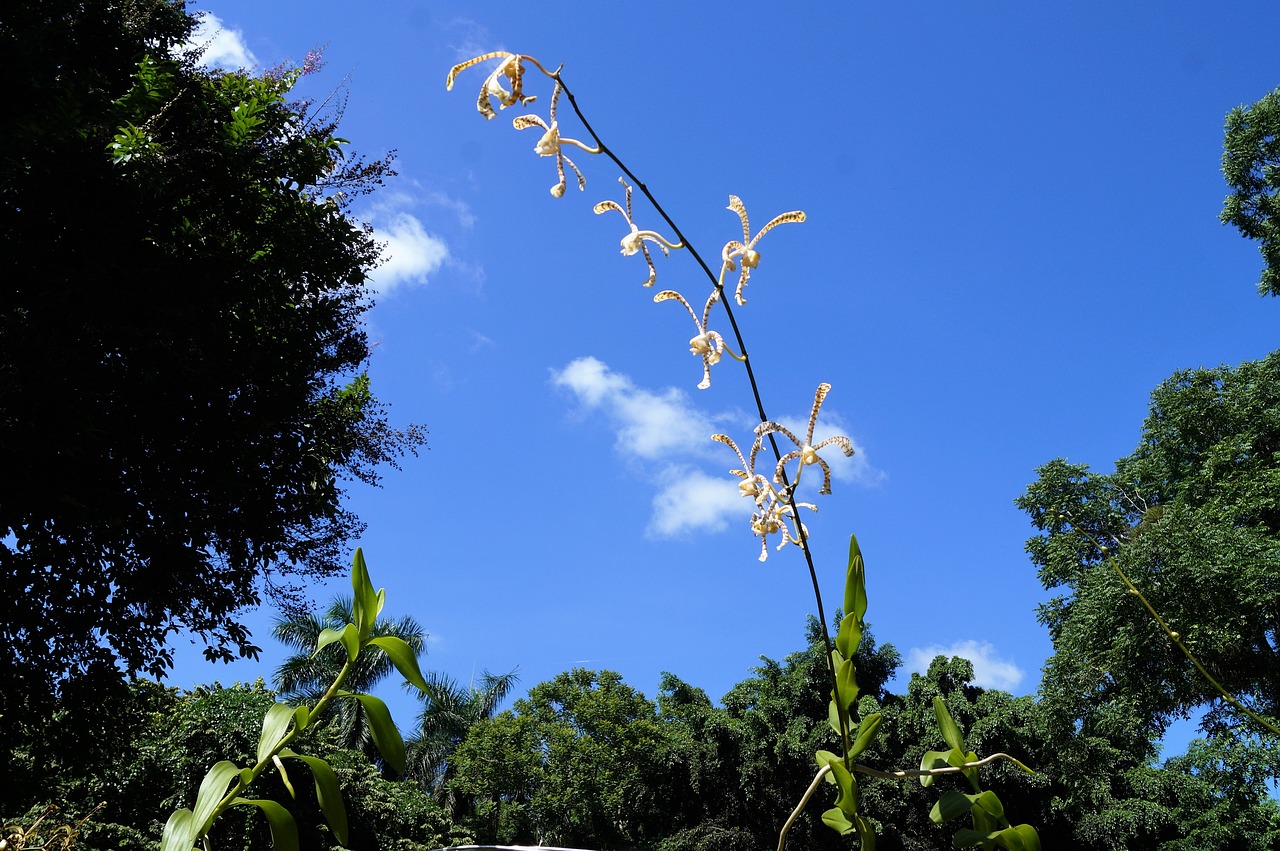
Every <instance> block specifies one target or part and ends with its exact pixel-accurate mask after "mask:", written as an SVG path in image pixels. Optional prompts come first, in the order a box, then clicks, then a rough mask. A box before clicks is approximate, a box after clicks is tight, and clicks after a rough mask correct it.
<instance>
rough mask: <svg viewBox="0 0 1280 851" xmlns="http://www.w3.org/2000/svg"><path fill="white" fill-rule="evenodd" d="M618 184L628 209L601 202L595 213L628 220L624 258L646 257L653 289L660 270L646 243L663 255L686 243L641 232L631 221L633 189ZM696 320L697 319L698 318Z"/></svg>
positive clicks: (647, 282)
mask: <svg viewBox="0 0 1280 851" xmlns="http://www.w3.org/2000/svg"><path fill="white" fill-rule="evenodd" d="M618 182H619V183H621V184H622V186H623V188H624V189H626V190H627V208H626V209H625V210H624V209H623V208H622V207H620V206H618V202H617V201H601V202H600V203H599V204H596V206H595V212H596V215H597V216H598V215H600V214H601V213H603V212H606V211H608V210H617V211H618V212H619V213H621V214H622V217H623V218H624V219H626V220H627V226H628V227H630V228H631V233H629V234H627V235H626V236H624V237H623V238H622V240H621V245H622V256H623V257H630V256H631V255H633V254H643V255H644V262H645V263H647V264H649V280H647V281H645V282H644V285H645V286H646V287H651V286H653V283H654V281H656V280H658V269H657V267H655V266H654V265H653V257H652V256H651V255H650V254H649V247H648V246H646V245H645V243H646V242H652V243H653V244H654V245H656V246H658V248H660V249H662V253H663V254H664V255H669V254H670V253H671V252H670V251H668V249H672V248H684V243H683V242H671V241H670V240H668V239H666V238H665V237H663V236H662V235H661V234H658V233H656V232H654V231H651V230H640V228H638V227H636V223H635V222H634V221H632V220H631V187H630V186H628V185H627V181H626V180H624V179H622V178H621V177H619V178H618ZM694 318H695V319H696V318H697V317H694Z"/></svg>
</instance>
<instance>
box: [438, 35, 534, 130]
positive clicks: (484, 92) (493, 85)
mask: <svg viewBox="0 0 1280 851" xmlns="http://www.w3.org/2000/svg"><path fill="white" fill-rule="evenodd" d="M498 58H501V59H502V62H501V63H499V65H498V67H496V68H494V69H493V72H492V73H491V74H489V76H488V77H486V78H485V81H484V85H483V86H481V87H480V97H479V98H478V99H477V100H476V109H478V110H479V111H480V114H481V115H483V116H484V117H485V118H493V117H495V116H496V115H497V114H498V113H496V112H494V110H493V105H492V104H491V103H490V101H489V99H490V98H495V97H496V98H497V99H498V108H499V109H506V108H507V107H508V106H512V105H513V104H516V103H519V104H520V105H521V106H523V105H524V104H527V103H533V102H534V101H535V100H537V96H536V95H526V94H525V93H524V64H523V62H524V60H526V59H527V60H529V61H530V62H532V63H533V64H534V65H537V66H538V70H540V71H542V73H544V74H547V75H548V76H551V74H549V72H548V71H547V69H546V68H543V67H542V63H540V62H539V61H538V60H537V59H534V58H533V57H532V56H523V55H521V54H519V53H507V52H505V51H502V50H498V51H494V52H492V53H485V54H482V55H480V56H477V57H475V58H474V59H468V60H467V61H466V62H459V63H458V64H457V65H454V66H453V67H452V68H450V69H449V76H448V77H447V78H445V81H444V87H445V89H447V90H450V91H452V89H453V81H454V79H455V78H456V77H457V76H458V74H459V73H461V72H462V71H465V70H466V69H468V68H470V67H471V66H472V65H477V64H479V63H481V62H484V61H486V60H488V59H498ZM504 80H506V81H508V82H510V84H511V90H510V91H508V90H507V89H506V88H505V87H504V86H503V85H502V84H503V81H504Z"/></svg>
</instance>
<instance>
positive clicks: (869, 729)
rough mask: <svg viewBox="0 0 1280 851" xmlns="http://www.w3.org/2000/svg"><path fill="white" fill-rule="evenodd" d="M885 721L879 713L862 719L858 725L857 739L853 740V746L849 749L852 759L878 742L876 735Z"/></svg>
mask: <svg viewBox="0 0 1280 851" xmlns="http://www.w3.org/2000/svg"><path fill="white" fill-rule="evenodd" d="M883 720H884V717H883V716H882V715H881V714H880V713H879V712H873V713H871V714H870V715H868V716H867V717H866V718H863V719H862V722H861V723H859V724H858V735H857V738H855V739H854V740H853V746H852V747H851V748H850V749H849V758H850V759H853V758H855V757H857V756H858V754H860V753H862V752H863V751H865V750H866V749H867V748H869V747H871V743H872V742H874V741H875V740H876V734H878V733H879V732H880V722H881V721H883Z"/></svg>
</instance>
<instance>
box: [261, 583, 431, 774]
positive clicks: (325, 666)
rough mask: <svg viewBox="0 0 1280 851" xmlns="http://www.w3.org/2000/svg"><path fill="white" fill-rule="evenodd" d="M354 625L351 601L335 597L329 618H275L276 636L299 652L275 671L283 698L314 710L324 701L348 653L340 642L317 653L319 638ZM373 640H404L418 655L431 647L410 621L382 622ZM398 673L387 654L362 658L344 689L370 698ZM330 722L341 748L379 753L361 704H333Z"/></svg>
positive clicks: (300, 614)
mask: <svg viewBox="0 0 1280 851" xmlns="http://www.w3.org/2000/svg"><path fill="white" fill-rule="evenodd" d="M354 622H355V617H354V615H353V614H352V612H351V596H350V595H345V596H343V595H339V596H336V597H334V598H333V603H332V604H330V606H329V609H328V611H326V612H325V613H324V617H319V616H317V615H316V614H314V613H312V612H294V613H291V614H285V615H283V616H281V617H278V618H276V622H275V625H274V626H273V627H272V628H271V634H272V635H274V636H275V637H276V639H277V640H278V641H280V642H282V643H284V644H285V645H287V646H289V647H292V648H293V649H294V650H297V651H299V652H297V653H295V654H294V655H292V656H290V657H288V658H287V659H285V660H284V662H282V663H281V665H280V667H279V668H277V669H276V676H275V680H276V686H277V688H279V689H280V696H281V698H283V699H284V700H286V701H289V702H292V703H301V704H314V703H316V702H317V701H319V700H320V698H321V697H323V696H324V693H325V692H326V691H327V690H328V689H329V687H330V686H331V685H332V684H333V682H334V680H336V679H337V678H338V673H339V672H340V671H341V670H342V666H343V665H344V664H346V661H347V653H346V650H345V649H344V648H343V647H342V645H341V643H340V642H334V643H332V644H329V645H327V646H326V647H324V648H323V649H321V650H320V651H319V652H315V648H316V647H317V646H319V640H320V633H322V632H323V631H324V630H326V629H333V630H341V629H342V627H343V626H344V625H346V624H348V623H354ZM373 635H374V636H386V635H390V636H394V637H395V638H399V639H400V640H402V641H404V642H405V643H406V644H408V645H409V649H410V650H412V651H413V652H414V653H415V654H418V653H421V652H422V649H423V648H424V647H425V646H426V638H427V635H426V632H425V631H423V629H422V626H421V625H420V624H419V623H418V622H417V621H416V620H414V619H413V618H412V617H409V616H408V615H405V616H404V617H402V618H400V619H399V620H394V621H393V620H388V619H387V618H378V620H377V621H375V622H374V625H373ZM393 670H394V666H393V664H392V662H391V657H390V656H388V655H387V654H385V653H381V652H379V653H365V654H361V656H360V657H359V658H358V659H357V660H356V666H355V668H354V669H353V670H352V671H351V673H350V674H348V675H347V681H346V685H345V688H346V689H347V691H351V692H362V693H363V692H369V691H371V690H372V689H373V687H374V686H376V685H377V684H378V683H380V682H382V680H384V679H386V677H387V675H388V674H390V673H391V672H392V671H393ZM327 716H328V718H327V720H328V722H329V723H330V724H331V725H332V726H333V728H334V734H335V736H336V741H337V743H338V746H339V747H343V748H349V749H351V750H358V751H364V752H366V753H369V754H373V753H375V752H376V751H375V750H374V749H373V747H372V746H373V734H372V732H371V731H370V729H369V724H368V722H367V720H366V719H365V715H364V709H363V707H362V706H361V705H360V702H359V701H357V700H351V699H348V700H339V701H335V702H334V703H332V704H330V708H329V712H328V713H327Z"/></svg>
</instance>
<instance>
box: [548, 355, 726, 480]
mask: <svg viewBox="0 0 1280 851" xmlns="http://www.w3.org/2000/svg"><path fill="white" fill-rule="evenodd" d="M552 383H553V384H555V385H556V386H558V387H567V388H568V389H570V390H572V391H573V393H574V394H575V395H576V396H577V397H578V401H579V402H581V403H582V404H583V405H584V406H586V407H588V408H600V409H602V410H603V411H604V412H605V414H606V415H607V416H608V417H609V418H610V419H611V420H613V422H614V424H615V426H616V427H617V431H618V442H617V444H616V445H617V449H618V451H619V452H621V453H622V454H623V455H631V456H635V457H638V458H642V459H645V460H650V461H659V460H666V461H670V460H672V458H673V457H674V456H676V455H704V454H706V450H707V449H709V448H710V447H713V446H715V444H714V443H712V442H711V435H712V434H714V433H715V432H716V431H717V428H716V425H715V421H714V420H713V419H712V418H711V417H709V416H707V415H706V414H704V413H703V412H701V411H699V410H698V409H697V408H695V407H694V406H693V405H692V403H691V402H690V401H689V397H688V395H687V394H686V393H684V392H683V391H681V390H678V389H676V388H674V387H668V388H667V389H666V390H664V391H662V392H660V393H655V392H653V391H651V390H645V389H643V388H640V387H636V386H635V384H633V383H632V381H631V379H630V378H628V377H627V376H625V375H622V374H621V373H617V372H613V371H612V370H610V369H609V367H608V366H606V365H605V364H604V363H602V362H601V361H598V360H596V359H595V358H592V357H585V358H578V359H577V360H575V361H573V362H572V363H570V364H569V365H568V366H566V367H565V368H564V369H562V370H561V371H559V372H555V371H553V372H552Z"/></svg>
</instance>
